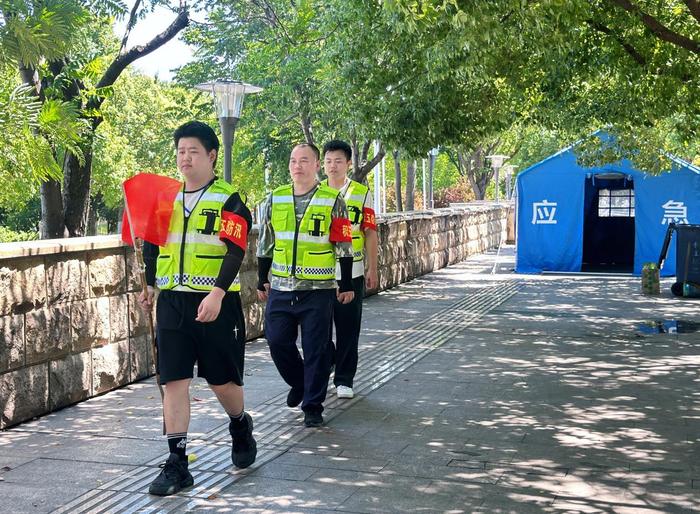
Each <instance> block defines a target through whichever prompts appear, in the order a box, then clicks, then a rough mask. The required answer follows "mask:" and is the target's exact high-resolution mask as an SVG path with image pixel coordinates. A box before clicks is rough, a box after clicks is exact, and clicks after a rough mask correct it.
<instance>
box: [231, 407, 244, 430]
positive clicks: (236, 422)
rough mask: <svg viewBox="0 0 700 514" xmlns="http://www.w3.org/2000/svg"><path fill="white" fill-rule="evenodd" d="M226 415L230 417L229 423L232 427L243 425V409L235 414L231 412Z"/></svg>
mask: <svg viewBox="0 0 700 514" xmlns="http://www.w3.org/2000/svg"><path fill="white" fill-rule="evenodd" d="M228 417H229V418H230V419H231V425H233V426H234V427H240V426H243V424H244V423H245V410H242V411H241V413H240V414H237V415H235V416H234V415H233V414H229V415H228Z"/></svg>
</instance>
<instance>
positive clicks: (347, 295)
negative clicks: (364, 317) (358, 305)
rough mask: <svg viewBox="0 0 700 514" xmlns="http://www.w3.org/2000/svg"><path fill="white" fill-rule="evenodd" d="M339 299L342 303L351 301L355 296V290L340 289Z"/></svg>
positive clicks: (337, 294) (338, 292) (337, 293)
mask: <svg viewBox="0 0 700 514" xmlns="http://www.w3.org/2000/svg"><path fill="white" fill-rule="evenodd" d="M336 296H337V298H338V301H339V302H340V303H342V304H346V303H350V302H352V300H353V299H354V298H355V291H346V292H344V293H341V292H340V291H339V290H338V291H337V292H336Z"/></svg>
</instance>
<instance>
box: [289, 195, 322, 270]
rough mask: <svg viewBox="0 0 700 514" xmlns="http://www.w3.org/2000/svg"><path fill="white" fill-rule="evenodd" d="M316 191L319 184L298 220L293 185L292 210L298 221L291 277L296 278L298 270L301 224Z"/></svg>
mask: <svg viewBox="0 0 700 514" xmlns="http://www.w3.org/2000/svg"><path fill="white" fill-rule="evenodd" d="M316 191H318V184H316V188H315V190H314V193H313V194H312V195H311V198H310V199H309V203H307V204H306V207H304V212H303V213H302V214H301V218H299V219H297V207H296V205H297V204H296V200H295V199H294V186H293V185H292V209H293V210H294V219H295V220H296V226H295V227H294V246H293V249H292V269H291V270H289V276H291V277H296V269H297V240H298V239H299V227H300V226H301V222H302V220H303V219H304V216H306V210H307V209H308V208H309V205H311V202H312V201H313V199H314V196H316Z"/></svg>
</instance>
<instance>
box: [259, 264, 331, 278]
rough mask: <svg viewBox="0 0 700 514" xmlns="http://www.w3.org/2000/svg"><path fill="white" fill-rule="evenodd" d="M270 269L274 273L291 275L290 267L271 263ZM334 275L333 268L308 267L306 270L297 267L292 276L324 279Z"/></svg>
mask: <svg viewBox="0 0 700 514" xmlns="http://www.w3.org/2000/svg"><path fill="white" fill-rule="evenodd" d="M272 269H273V270H275V271H280V272H284V273H287V274H289V275H291V272H292V267H291V266H283V265H281V264H276V263H275V262H273V263H272ZM334 273H335V268H315V267H308V268H303V267H301V266H297V267H296V268H294V275H297V276H298V275H307V276H308V275H311V276H313V275H316V276H319V277H324V276H329V275H333V274H334ZM328 280H333V277H331V278H329V279H328Z"/></svg>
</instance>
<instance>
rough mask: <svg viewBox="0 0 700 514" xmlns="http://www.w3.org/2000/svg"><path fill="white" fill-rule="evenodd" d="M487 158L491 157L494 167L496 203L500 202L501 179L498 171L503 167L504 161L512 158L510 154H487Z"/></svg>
mask: <svg viewBox="0 0 700 514" xmlns="http://www.w3.org/2000/svg"><path fill="white" fill-rule="evenodd" d="M486 158H487V159H491V167H492V168H493V170H494V172H495V174H494V178H495V180H496V203H499V202H500V196H501V195H500V187H499V186H500V180H499V176H498V172H499V171H500V169H501V166H503V163H504V162H505V161H506V160H507V159H508V158H510V156H509V155H487V156H486Z"/></svg>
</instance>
